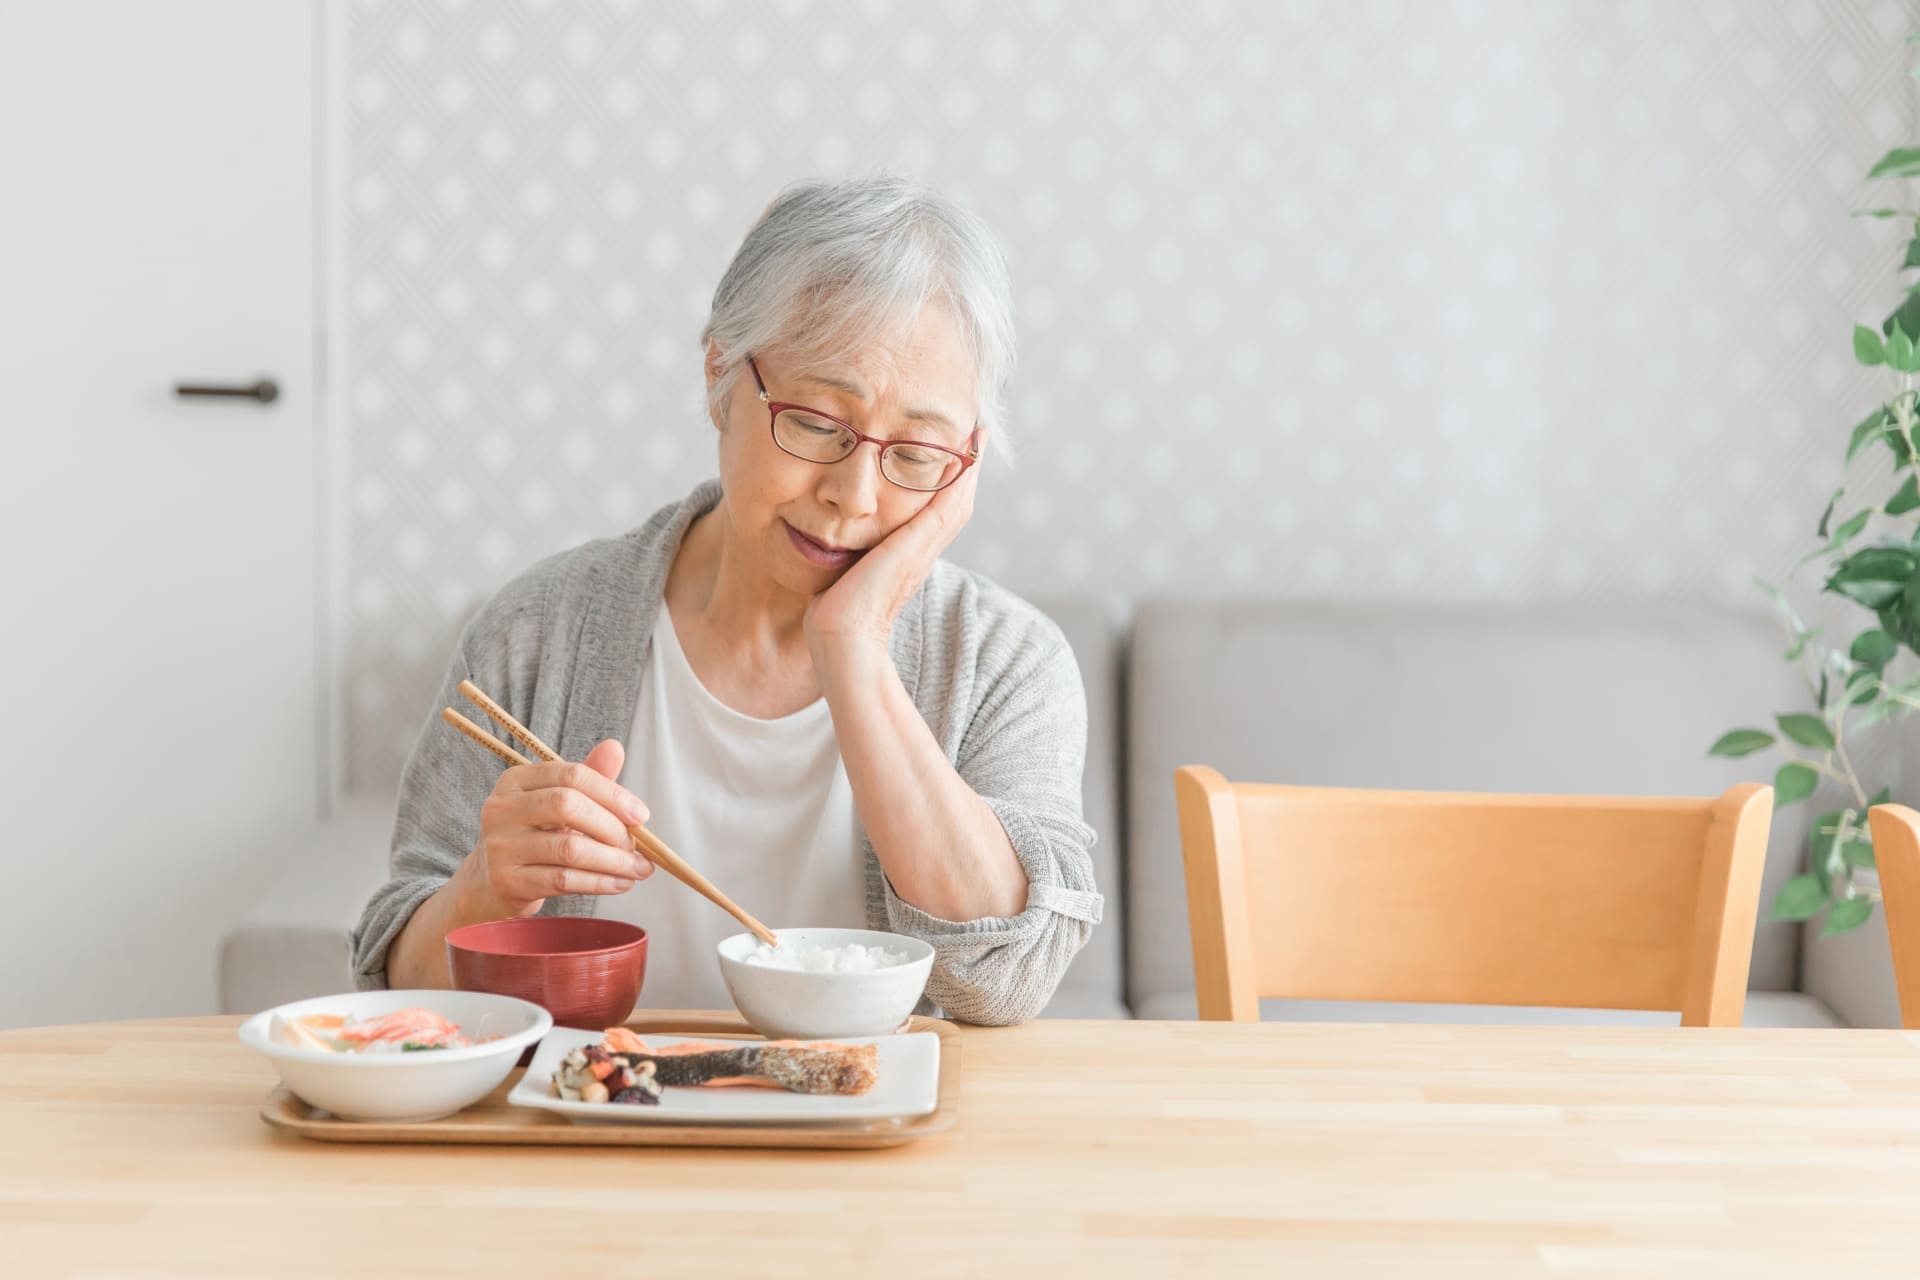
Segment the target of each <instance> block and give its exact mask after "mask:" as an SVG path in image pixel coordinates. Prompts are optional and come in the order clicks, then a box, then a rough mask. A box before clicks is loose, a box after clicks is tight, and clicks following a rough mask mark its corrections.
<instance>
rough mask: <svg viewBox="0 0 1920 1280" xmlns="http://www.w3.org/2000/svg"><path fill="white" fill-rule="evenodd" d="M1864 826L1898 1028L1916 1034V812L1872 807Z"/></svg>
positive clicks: (1919, 988) (1919, 854)
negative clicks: (1876, 876)
mask: <svg viewBox="0 0 1920 1280" xmlns="http://www.w3.org/2000/svg"><path fill="white" fill-rule="evenodd" d="M1867 824H1868V825H1869V826H1870V827H1871V828H1872V829H1873V864H1874V866H1875V868H1876V869H1878V870H1879V872H1880V909H1881V910H1882V911H1884V912H1886V913H1887V942H1888V944H1889V947H1890V949H1891V950H1892V952H1893V987H1894V990H1895V991H1897V992H1899V994H1900V1023H1901V1025H1902V1026H1904V1027H1906V1029H1907V1030H1909V1031H1920V813H1915V812H1914V811H1913V810H1912V809H1909V808H1908V807H1907V806H1906V805H1903V804H1882V805H1875V806H1874V807H1873V808H1872V809H1871V810H1869V811H1868V813H1867Z"/></svg>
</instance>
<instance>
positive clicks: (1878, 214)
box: [1853, 209, 1907, 218]
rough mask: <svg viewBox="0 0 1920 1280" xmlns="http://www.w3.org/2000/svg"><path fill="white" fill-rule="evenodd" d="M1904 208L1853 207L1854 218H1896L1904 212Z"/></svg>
mask: <svg viewBox="0 0 1920 1280" xmlns="http://www.w3.org/2000/svg"><path fill="white" fill-rule="evenodd" d="M1906 212H1907V211H1906V210H1905V209H1855V210H1854V211H1853V216H1854V217H1856V218H1898V217H1902V216H1904V215H1905V214H1906Z"/></svg>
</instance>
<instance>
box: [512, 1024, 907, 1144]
mask: <svg viewBox="0 0 1920 1280" xmlns="http://www.w3.org/2000/svg"><path fill="white" fill-rule="evenodd" d="M601 1038H602V1033H601V1032H598V1031H580V1030H575V1029H574V1028H572V1027H555V1028H554V1029H553V1030H552V1031H549V1032H548V1033H547V1037H546V1039H544V1040H542V1041H541V1042H540V1047H539V1048H538V1049H536V1050H535V1051H534V1055H533V1062H532V1063H531V1064H529V1065H528V1067H527V1073H526V1075H525V1076H523V1077H521V1080H520V1083H518V1084H516V1085H514V1086H513V1090H512V1092H510V1093H508V1094H507V1101H508V1102H510V1103H513V1104H514V1105H515V1106H521V1107H540V1108H542V1109H544V1110H547V1111H558V1112H560V1113H562V1114H563V1115H566V1116H568V1117H569V1118H571V1119H572V1120H574V1121H576V1122H578V1121H589V1122H607V1123H626V1124H740V1123H746V1124H779V1123H800V1124H825V1123H831V1122H832V1121H835V1120H883V1119H888V1118H891V1117H894V1116H924V1115H927V1114H929V1113H931V1112H932V1111H933V1109H934V1108H935V1107H936V1106H938V1105H939V1101H940V1037H939V1036H937V1035H935V1034H934V1033H932V1032H931V1031H916V1032H913V1033H912V1034H910V1035H904V1036H862V1037H856V1038H854V1039H850V1040H843V1041H836V1042H835V1043H839V1044H874V1045H878V1046H880V1054H879V1076H880V1078H879V1080H877V1081H876V1082H875V1083H874V1086H873V1090H872V1092H870V1093H864V1094H860V1095H858V1096H852V1097H834V1096H828V1097H819V1096H815V1095H813V1094H805V1093H789V1092H787V1091H786V1090H785V1089H754V1088H746V1087H740V1086H729V1087H727V1088H722V1089H699V1088H688V1087H686V1086H674V1085H668V1086H667V1088H666V1091H665V1092H664V1093H662V1094H661V1096H660V1105H659V1106H656V1107H646V1106H631V1105H627V1104H616V1103H611V1102H567V1101H564V1100H562V1099H561V1098H559V1097H557V1096H555V1094H554V1092H553V1069H554V1068H555V1067H556V1066H558V1065H559V1064H560V1060H561V1059H562V1058H564V1057H566V1056H567V1055H568V1054H569V1053H572V1052H573V1051H574V1050H575V1049H577V1048H580V1047H582V1046H585V1045H593V1044H599V1043H600V1040H601ZM641 1038H642V1039H644V1040H645V1041H646V1042H647V1043H648V1044H649V1045H650V1046H652V1047H653V1048H655V1049H659V1048H664V1047H665V1046H667V1045H670V1044H677V1043H680V1042H681V1041H685V1040H706V1039H715V1038H717V1037H708V1036H700V1035H682V1034H680V1033H677V1032H668V1033H665V1034H662V1033H660V1032H648V1033H645V1034H644V1035H643V1036H642V1037H641ZM739 1043H745V1044H751V1043H752V1041H741V1042H739Z"/></svg>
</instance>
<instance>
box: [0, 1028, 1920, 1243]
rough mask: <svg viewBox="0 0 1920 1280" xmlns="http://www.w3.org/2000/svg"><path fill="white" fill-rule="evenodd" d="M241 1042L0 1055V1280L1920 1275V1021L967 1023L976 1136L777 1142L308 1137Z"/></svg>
mask: <svg viewBox="0 0 1920 1280" xmlns="http://www.w3.org/2000/svg"><path fill="white" fill-rule="evenodd" d="M238 1021H239V1020H238V1019H235V1018H190V1019H181V1020H171V1021H154V1022H127V1023H111V1024H103V1025H99V1026H92V1027H58V1028H43V1029H29V1030H21V1031H11V1032H4V1033H0V1273H4V1274H6V1275H8V1276H16V1275H17V1276H23V1277H24V1276H42V1275H47V1276H54V1275H90V1276H105V1275H113V1276H131V1275H166V1276H195V1277H201V1276H213V1275H261V1274H287V1275H293V1274H313V1275H339V1274H346V1270H345V1267H346V1264H347V1263H348V1262H350V1261H352V1260H361V1261H364V1262H365V1263H366V1264H367V1266H368V1268H369V1269H368V1270H367V1271H366V1272H365V1274H378V1275H395V1276H428V1275H433V1276H440V1275H445V1276H460V1277H479V1276H510V1277H514V1280H530V1278H533V1277H542V1276H554V1275H592V1276H596V1277H604V1276H608V1275H623V1274H624V1275H648V1276H651V1277H665V1276H679V1275H687V1274H693V1275H698V1276H702V1277H706V1276H729V1275H736V1274H737V1275H772V1274H781V1275H787V1276H813V1275H820V1276H848V1275H861V1274H872V1273H875V1272H885V1273H888V1274H900V1275H910V1276H914V1277H919V1276H925V1275H935V1276H945V1275H952V1276H968V1277H971V1276H983V1275H989V1274H998V1275H1008V1274H1013V1275H1017V1276H1021V1277H1024V1276H1029V1275H1030V1276H1033V1277H1036V1278H1037V1277H1041V1276H1048V1277H1051V1276H1055V1275H1081V1274H1103V1275H1116V1274H1118V1275H1134V1274H1156V1275H1161V1276H1168V1277H1184V1276H1188V1275H1211V1274H1226V1273H1229V1272H1239V1271H1243V1270H1245V1271H1260V1272H1263V1273H1265V1274H1274V1275H1278V1274H1281V1273H1280V1272H1278V1271H1276V1270H1274V1267H1275V1264H1284V1265H1285V1266H1286V1267H1287V1268H1288V1269H1287V1270H1286V1272H1285V1274H1287V1275H1290V1276H1345V1275H1361V1274H1365V1275H1370V1276H1392V1277H1421V1278H1422V1280H1424V1278H1425V1277H1429V1276H1434V1275H1449V1276H1450V1275H1471V1276H1475V1277H1486V1276H1505V1275H1540V1274H1558V1273H1561V1272H1567V1273H1582V1274H1612V1275H1628V1274H1632V1275H1646V1274H1656V1275H1657V1274H1670V1275H1683V1274H1684V1275H1689V1276H1697V1275H1702V1274H1709V1275H1719V1274H1738V1275H1743V1276H1762V1275H1782V1276H1785V1275H1792V1276H1795V1277H1796V1280H1805V1278H1806V1277H1809V1276H1844V1277H1848V1278H1849V1280H1851V1278H1852V1277H1856V1276H1862V1275H1872V1276H1916V1275H1920V1035H1909V1034H1906V1033H1902V1032H1893V1031H1789V1030H1732V1031H1715V1030H1695V1031H1681V1030H1628V1029H1606V1030H1571V1029H1565V1028H1514V1027H1406V1026H1401V1027H1380V1026H1337V1025H1307V1024H1276V1023H1269V1024H1264V1025H1231V1024H1221V1023H1170V1022H1162V1023H1151V1022H1134V1023H1126V1022H1041V1023H1037V1024H1033V1025H1030V1026H1026V1027H1019V1028H1012V1029H1005V1030H986V1029H966V1030H965V1031H964V1035H965V1058H964V1061H965V1078H964V1084H963V1088H962V1093H961V1115H960V1121H959V1124H958V1125H957V1126H956V1127H955V1128H954V1129H953V1130H952V1131H950V1132H948V1133H946V1134H942V1135H939V1136H937V1137H934V1138H930V1139H927V1140H925V1141H922V1142H920V1143H916V1144H914V1145H911V1146H907V1147H901V1148H898V1149H894V1150H886V1151H864V1152H791V1151H789V1152H762V1151H726V1150H701V1151H693V1150H659V1149H654V1150H647V1149H620V1150H600V1149H586V1148H526V1147H520V1148H512V1147H471V1148H445V1147H438V1148H436V1147H417V1146H377V1147H361V1146H345V1145H331V1144H320V1143H312V1142H307V1141H304V1140H302V1139H299V1138H297V1137H293V1136H291V1135H288V1134H285V1133H281V1132H278V1131H276V1130H273V1129H270V1128H268V1127H267V1126H266V1125H265V1124H263V1123H262V1122H261V1121H260V1120H259V1118H258V1116H257V1110H258V1108H259V1105H260V1102H261V1100H262V1099H263V1098H264V1097H265V1095H266V1094H267V1092H268V1091H269V1089H270V1088H271V1086H272V1083H273V1076H272V1072H271V1069H270V1068H269V1066H268V1064H267V1063H266V1062H265V1060H263V1059H260V1058H258V1057H256V1056H255V1055H254V1054H252V1053H251V1052H249V1051H248V1050H246V1049H245V1048H244V1047H243V1046H241V1045H240V1044H239V1043H238V1041H237V1040H236V1039H235V1038H234V1027H235V1026H236V1025H237V1023H238ZM669 1268H671V1269H672V1270H669ZM694 1268H697V1269H698V1270H697V1271H696V1270H692V1269H694ZM1009 1268H1013V1269H1016V1270H1013V1271H1011V1272H1010V1271H1009ZM356 1270H357V1268H356Z"/></svg>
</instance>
